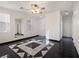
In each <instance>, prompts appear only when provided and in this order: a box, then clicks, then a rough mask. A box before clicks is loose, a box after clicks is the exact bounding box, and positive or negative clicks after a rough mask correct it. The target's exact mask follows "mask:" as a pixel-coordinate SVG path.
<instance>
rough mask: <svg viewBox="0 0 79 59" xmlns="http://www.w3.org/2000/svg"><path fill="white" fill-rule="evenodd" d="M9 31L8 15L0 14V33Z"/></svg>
mask: <svg viewBox="0 0 79 59" xmlns="http://www.w3.org/2000/svg"><path fill="white" fill-rule="evenodd" d="M9 29H10V15H8V14H4V13H0V32H8V31H9Z"/></svg>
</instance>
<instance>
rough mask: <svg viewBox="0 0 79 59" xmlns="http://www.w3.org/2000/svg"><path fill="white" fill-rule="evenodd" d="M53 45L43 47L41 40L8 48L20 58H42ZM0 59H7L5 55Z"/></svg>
mask: <svg viewBox="0 0 79 59" xmlns="http://www.w3.org/2000/svg"><path fill="white" fill-rule="evenodd" d="M53 45H54V43H49V44H48V45H45V44H44V43H42V42H41V40H38V41H36V40H32V41H28V42H20V43H19V44H12V45H9V48H10V49H11V50H12V51H13V52H15V53H16V54H17V55H18V56H19V57H20V58H42V57H43V56H44V55H45V54H46V53H47V52H48V51H49V50H50V49H51V47H52V46H53ZM1 58H7V55H4V56H2V57H1Z"/></svg>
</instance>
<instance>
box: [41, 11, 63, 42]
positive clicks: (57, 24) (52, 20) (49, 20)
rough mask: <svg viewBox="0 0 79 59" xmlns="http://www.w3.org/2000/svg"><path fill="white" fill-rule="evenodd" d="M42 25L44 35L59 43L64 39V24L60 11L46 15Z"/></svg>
mask: <svg viewBox="0 0 79 59" xmlns="http://www.w3.org/2000/svg"><path fill="white" fill-rule="evenodd" d="M41 24H42V26H41V28H43V29H42V30H41V32H42V34H43V35H46V34H47V35H48V37H49V39H53V40H58V41H59V40H60V38H61V37H62V34H61V29H62V28H61V25H62V23H61V15H60V11H54V12H52V13H49V14H47V15H45V18H44V19H42V22H41ZM41 32H40V33H41Z"/></svg>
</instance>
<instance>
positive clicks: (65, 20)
mask: <svg viewBox="0 0 79 59" xmlns="http://www.w3.org/2000/svg"><path fill="white" fill-rule="evenodd" d="M62 28H63V33H62V36H63V37H72V14H68V15H64V16H62Z"/></svg>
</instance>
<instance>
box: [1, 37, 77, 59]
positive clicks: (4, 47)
mask: <svg viewBox="0 0 79 59" xmlns="http://www.w3.org/2000/svg"><path fill="white" fill-rule="evenodd" d="M31 39H37V40H42V39H45V37H42V36H37V37H34V38H30V39H24V40H20V41H15V42H11V43H6V44H1V45H0V57H1V56H3V55H5V54H8V57H9V58H20V57H19V56H18V55H17V54H16V53H14V52H13V51H12V50H11V49H10V48H9V47H8V46H9V45H12V44H15V43H18V44H19V42H26V41H27V40H31ZM64 39H67V38H63V39H62V41H63V40H64ZM69 40H70V39H69ZM51 42H53V43H55V45H54V46H53V47H52V48H51V49H50V50H49V51H48V52H47V53H46V55H45V56H44V57H43V58H62V57H63V58H64V57H65V56H63V53H62V51H63V50H62V49H63V48H62V49H61V44H63V43H61V42H54V41H51ZM66 43H67V42H66ZM71 44H73V43H71ZM67 46H68V45H67ZM72 46H73V45H72ZM64 48H65V47H64ZM66 48H67V49H68V47H66ZM72 51H73V55H74V57H78V56H77V53H76V50H75V47H74V48H73V49H72ZM65 53H66V52H65ZM65 53H64V54H65ZM66 54H67V53H66ZM66 57H67V56H66ZM71 58H73V57H71Z"/></svg>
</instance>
